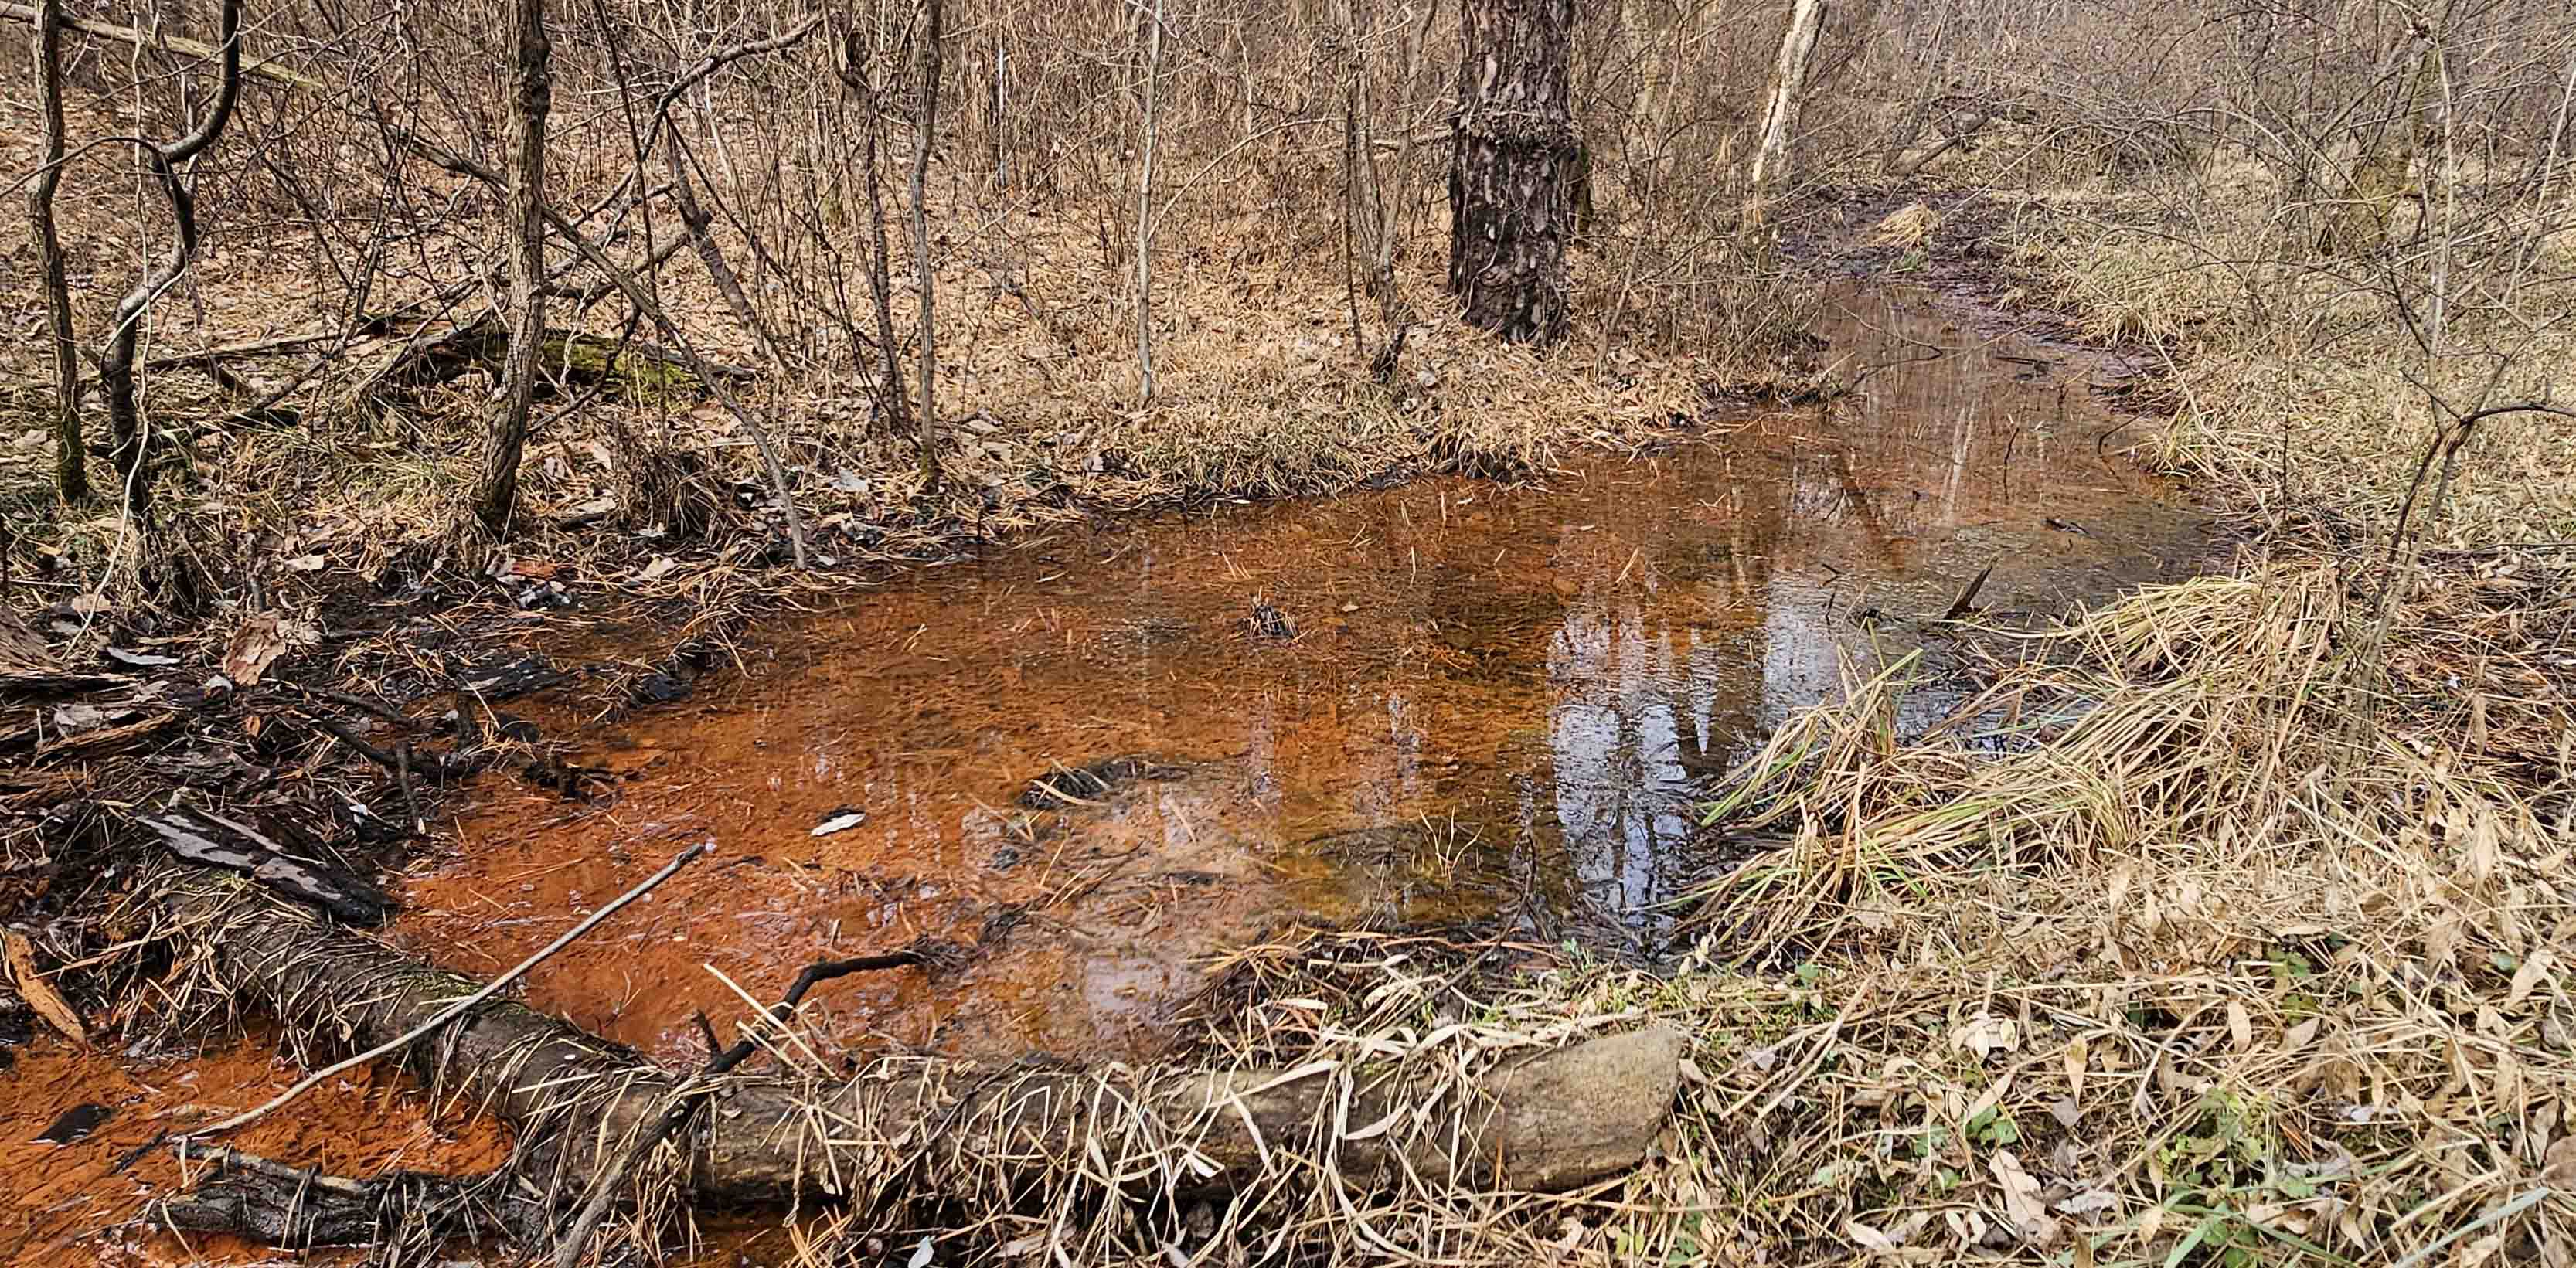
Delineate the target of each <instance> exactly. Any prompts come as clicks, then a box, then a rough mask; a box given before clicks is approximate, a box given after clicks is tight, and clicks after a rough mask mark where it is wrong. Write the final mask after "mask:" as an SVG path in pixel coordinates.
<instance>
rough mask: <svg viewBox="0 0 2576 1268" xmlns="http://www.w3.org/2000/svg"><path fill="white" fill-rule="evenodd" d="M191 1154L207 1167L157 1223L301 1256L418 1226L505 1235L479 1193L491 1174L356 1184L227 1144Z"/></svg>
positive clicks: (155, 1206)
mask: <svg viewBox="0 0 2576 1268" xmlns="http://www.w3.org/2000/svg"><path fill="white" fill-rule="evenodd" d="M185 1158H186V1160H187V1161H189V1162H192V1163H203V1164H205V1167H206V1169H205V1171H204V1172H202V1173H201V1174H200V1175H199V1176H198V1178H197V1180H196V1181H195V1183H194V1184H193V1185H192V1186H191V1187H190V1188H189V1190H188V1191H187V1192H186V1193H184V1194H180V1195H176V1196H173V1197H167V1198H162V1199H160V1200H158V1201H155V1202H153V1203H152V1204H151V1205H150V1206H148V1207H146V1208H145V1210H144V1218H145V1219H147V1220H148V1221H150V1222H151V1223H153V1224H155V1225H159V1226H162V1227H166V1228H174V1229H178V1230H181V1231H183V1232H191V1233H217V1234H222V1235H224V1236H229V1237H239V1238H243V1239H245V1240H247V1241H250V1242H254V1243H257V1244H259V1245H263V1246H283V1247H290V1248H293V1249H297V1250H302V1249H307V1248H310V1247H315V1246H364V1245H375V1244H379V1243H383V1242H386V1241H390V1240H393V1239H395V1238H396V1237H398V1236H399V1234H400V1231H401V1230H403V1229H404V1228H405V1227H406V1226H407V1225H413V1224H418V1225H421V1226H423V1227H422V1232H423V1233H424V1234H426V1236H427V1237H428V1238H430V1239H432V1240H436V1239H443V1238H445V1237H450V1236H456V1235H461V1234H475V1233H484V1232H491V1231H507V1230H503V1229H498V1228H497V1227H496V1226H497V1225H498V1223H499V1221H498V1220H497V1219H496V1218H494V1215H493V1213H492V1211H491V1209H490V1203H489V1202H488V1201H486V1200H484V1198H483V1196H482V1193H481V1190H483V1189H484V1188H485V1187H486V1182H487V1180H488V1177H456V1176H443V1175H435V1174H431V1173H428V1172H420V1171H397V1172H394V1173H392V1174H390V1175H385V1176H379V1177H376V1178H374V1179H369V1180H358V1179H352V1178H350V1177H347V1176H334V1175H325V1174H323V1173H321V1172H319V1171H312V1170H306V1169H302V1168H298V1167H291V1166H288V1165H286V1164H284V1163H280V1162H272V1161H270V1160H269V1159H266V1158H262V1157H259V1156H258V1155H256V1154H246V1153H243V1152H241V1151H239V1150H236V1149H224V1148H220V1147H218V1148H205V1147H199V1148H195V1149H191V1150H188V1151H187V1152H186V1154H185Z"/></svg>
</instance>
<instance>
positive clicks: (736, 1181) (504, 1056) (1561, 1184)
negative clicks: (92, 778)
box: [166, 868, 1683, 1205]
mask: <svg viewBox="0 0 2576 1268" xmlns="http://www.w3.org/2000/svg"><path fill="white" fill-rule="evenodd" d="M175 875H176V879H175V881H174V882H173V883H172V884H171V885H170V887H169V888H168V890H167V891H166V893H167V894H168V898H167V900H166V901H167V905H168V909H169V910H170V912H171V914H172V915H173V916H174V917H175V918H176V919H177V921H178V922H179V924H180V926H181V928H182V929H183V930H184V931H185V932H184V933H183V935H182V936H183V938H184V939H185V943H184V945H185V947H186V948H187V949H188V950H189V951H190V952H191V953H193V954H198V955H203V956H206V957H209V963H208V966H207V967H208V968H209V969H210V971H211V972H213V973H214V974H215V975H216V978H217V980H220V981H222V982H223V983H225V984H226V985H227V986H228V987H230V988H232V989H234V990H236V991H238V992H240V993H241V997H242V998H243V999H244V1000H246V1001H248V1002H252V1003H256V1004H258V1005H261V1006H263V1007H265V1008H266V1009H267V1010H268V1011H269V1012H270V1013H271V1014H272V1015H274V1016H275V1017H277V1018H278V1019H279V1021H280V1022H281V1023H282V1024H284V1025H285V1026H286V1027H287V1028H288V1029H289V1032H290V1035H291V1036H293V1037H294V1038H295V1039H296V1040H298V1041H299V1042H301V1043H305V1044H317V1043H318V1044H322V1045H326V1046H329V1047H334V1048H339V1047H355V1048H360V1049H363V1048H366V1047H371V1046H374V1045H376V1044H378V1043H382V1042H384V1041H385V1040H387V1039H391V1038H393V1037H395V1036H398V1035H401V1034H404V1033H406V1032H407V1031H409V1030H411V1029H413V1028H415V1027H417V1026H419V1025H420V1024H421V1023H422V1022H425V1021H427V1020H429V1019H430V1018H432V1017H434V1016H436V1015H437V1014H438V1012H439V1011H440V1010H441V1009H443V1008H444V1007H446V1006H447V1005H448V1004H449V1003H451V1002H453V1001H454V1000H457V999H460V998H463V997H465V996H467V995H470V994H472V993H473V992H474V991H475V990H476V989H477V987H478V985H479V984H478V983H476V982H474V981H473V980H471V979H468V978H464V977H461V976H459V975H456V974H453V973H448V972H444V971H441V970H438V969H436V968H433V967H430V966H427V965H424V964H422V963H420V962H419V961H417V960H414V959H412V958H411V957H409V956H407V955H405V954H403V953H402V952H399V951H396V950H395V949H393V948H392V947H389V946H387V945H385V944H384V943H381V942H378V941H376V940H374V939H372V938H368V937H366V936H364V935H360V934H355V933H349V932H345V931H342V930H340V929H337V928H335V927H333V926H332V925H331V924H330V923H329V922H327V921H325V920H324V919H323V918H322V917H320V916H319V915H317V914H315V913H314V912H313V911H312V910H310V909H309V908H306V907H303V906H301V905H299V904H296V903H292V902H289V901H286V900H284V899H281V898H278V897H277V896H275V895H273V894H270V893H268V892H267V891H265V890H263V889H260V888H259V887H257V886H255V885H253V884H250V883H249V882H247V881H244V880H242V879H241V878H239V877H236V876H233V875H231V874H229V873H223V872H215V871H211V870H207V869H201V868H183V869H180V870H179V871H178V872H177V873H176V874H175ZM1682 1047H1683V1040H1682V1036H1681V1035H1680V1033H1679V1032H1677V1031H1675V1030H1672V1029H1670V1028H1668V1027H1660V1026H1659V1027H1650V1028H1648V1029H1645V1030H1640V1031H1636V1032H1632V1033H1628V1034H1620V1035H1612V1036H1609V1037H1605V1038H1598V1039H1593V1040H1590V1041H1588V1042H1584V1043H1579V1044H1575V1045H1573V1046H1571V1047H1565V1048H1558V1049H1553V1050H1548V1051H1543V1052H1539V1053H1536V1054H1535V1055H1532V1056H1530V1057H1527V1058H1524V1059H1523V1060H1522V1061H1520V1062H1518V1063H1516V1064H1512V1065H1508V1066H1505V1067H1503V1068H1501V1069H1498V1070H1495V1071H1493V1072H1491V1073H1488V1074H1487V1075H1485V1076H1484V1078H1483V1080H1482V1082H1481V1091H1482V1093H1483V1094H1482V1095H1476V1094H1468V1095H1456V1094H1453V1095H1449V1096H1445V1097H1441V1098H1438V1099H1437V1101H1436V1102H1433V1101H1432V1100H1430V1099H1429V1098H1425V1097H1421V1096H1419V1095H1418V1094H1419V1093H1420V1092H1421V1090H1422V1089H1420V1088H1418V1087H1414V1086H1411V1085H1409V1084H1406V1083H1405V1082H1403V1081H1402V1080H1400V1079H1399V1080H1395V1081H1393V1082H1386V1081H1380V1080H1373V1079H1371V1078H1368V1077H1365V1076H1355V1077H1352V1078H1351V1081H1350V1083H1349V1084H1348V1085H1347V1087H1348V1089H1349V1096H1350V1103H1349V1105H1348V1108H1347V1112H1346V1113H1344V1114H1343V1115H1341V1117H1342V1118H1344V1119H1345V1120H1346V1121H1347V1124H1348V1128H1347V1133H1348V1134H1345V1135H1342V1136H1339V1137H1337V1138H1330V1140H1329V1145H1324V1147H1328V1148H1330V1149H1331V1150H1332V1158H1331V1165H1332V1166H1334V1167H1336V1168H1338V1170H1339V1173H1340V1174H1341V1175H1343V1176H1345V1177H1348V1178H1350V1179H1352V1180H1354V1181H1357V1182H1361V1183H1367V1182H1368V1181H1370V1180H1371V1179H1373V1178H1391V1177H1392V1176H1393V1175H1394V1174H1395V1172H1396V1170H1397V1169H1398V1168H1401V1167H1410V1168H1411V1169H1412V1171H1413V1173H1414V1174H1415V1175H1417V1176H1419V1177H1420V1178H1421V1179H1423V1180H1425V1181H1427V1182H1430V1183H1433V1184H1438V1183H1441V1182H1442V1181H1444V1180H1454V1181H1456V1182H1459V1183H1462V1184H1466V1185H1471V1186H1474V1187H1475V1188H1476V1189H1477V1190H1478V1191H1484V1190H1486V1189H1489V1188H1492V1187H1497V1186H1498V1187H1501V1188H1506V1189H1535V1190H1553V1189H1565V1188H1571V1187H1573V1186H1575V1185H1579V1184H1583V1183H1586V1182H1588V1181H1591V1180H1594V1179H1597V1178H1599V1177H1601V1176H1605V1175H1609V1174H1612V1173H1615V1172H1618V1171H1621V1170H1624V1169H1626V1168H1628V1167H1632V1166H1634V1165H1636V1164H1637V1162H1638V1161H1639V1160H1640V1159H1641V1158H1643V1157H1644V1155H1645V1151H1646V1149H1647V1148H1648V1147H1649V1145H1651V1143H1652V1142H1653V1141H1654V1139H1655V1137H1656V1135H1657V1133H1658V1132H1660V1131H1661V1129H1662V1125H1663V1121H1664V1118H1665V1115H1666V1114H1667V1113H1668V1112H1669V1111H1670V1110H1671V1108H1672V1104H1673V1098H1674V1096H1675V1095H1676V1093H1677V1091H1678V1089H1679V1086H1680V1077H1681V1076H1680V1061H1681V1054H1682ZM404 1063H405V1064H406V1065H407V1066H408V1067H409V1068H411V1069H412V1071H413V1072H414V1073H415V1074H417V1075H419V1076H421V1077H423V1078H425V1079H429V1080H432V1081H434V1082H435V1084H436V1086H437V1087H438V1088H439V1089H440V1090H441V1092H442V1094H443V1095H447V1096H453V1097H457V1098H460V1099H463V1100H465V1101H468V1102H472V1103H479V1104H481V1105H483V1106H484V1107H485V1108H487V1109H488V1110H490V1111H491V1112H494V1113H497V1114H499V1115H501V1116H502V1117H503V1118H505V1119H507V1120H509V1121H510V1122H512V1123H514V1124H516V1125H517V1126H518V1127H519V1128H520V1130H521V1132H522V1133H523V1135H527V1134H531V1133H535V1134H541V1135H542V1136H544V1138H546V1139H548V1140H551V1141H553V1142H555V1144H554V1145H553V1146H552V1151H553V1152H552V1158H551V1162H552V1169H553V1171H554V1174H555V1175H556V1176H557V1177H558V1178H559V1181H560V1182H561V1184H560V1187H561V1188H562V1189H563V1190H564V1191H567V1192H577V1191H578V1190H579V1188H580V1187H581V1186H582V1184H584V1183H585V1182H586V1181H587V1180H588V1178H589V1177H590V1176H591V1175H592V1174H594V1173H595V1172H596V1170H597V1169H598V1167H599V1166H601V1165H603V1164H605V1163H607V1162H608V1161H610V1160H612V1159H615V1158H618V1157H620V1156H622V1154H623V1152H624V1151H625V1150H626V1149H627V1147H628V1145H629V1142H631V1141H632V1140H634V1139H635V1138H636V1136H637V1135H638V1133H640V1132H644V1131H648V1130H651V1129H653V1128H654V1127H656V1126H657V1125H658V1124H659V1120H660V1119H661V1117H662V1115H663V1113H664V1112H665V1110H666V1109H667V1108H668V1107H669V1106H670V1105H671V1104H672V1101H673V1097H674V1096H675V1095H677V1094H679V1093H680V1092H681V1091H682V1090H683V1089H684V1088H686V1089H688V1090H690V1091H691V1092H692V1093H693V1094H695V1093H703V1094H705V1095H707V1096H709V1097H710V1098H711V1099H712V1100H713V1102H714V1104H715V1106H716V1108H717V1112H716V1113H713V1114H708V1115H701V1116H699V1117H698V1118H697V1119H696V1120H694V1121H693V1123H692V1125H691V1126H689V1127H688V1128H686V1129H684V1130H683V1131H681V1132H680V1133H679V1134H678V1135H676V1136H674V1137H673V1143H674V1144H675V1145H676V1146H677V1150H678V1156H677V1159H676V1169H675V1170H674V1171H672V1172H670V1173H669V1174H674V1175H676V1176H678V1177H680V1182H681V1183H682V1184H683V1185H684V1186H685V1188H686V1190H687V1192H688V1193H689V1195H690V1196H692V1197H693V1198H695V1199H696V1200H699V1201H702V1202H714V1203H722V1204H733V1205H749V1204H774V1203H783V1202H792V1201H795V1200H797V1199H798V1197H799V1195H800V1194H801V1195H802V1196H803V1197H804V1198H805V1199H806V1200H809V1201H810V1200H811V1199H812V1198H813V1197H814V1196H815V1195H817V1194H818V1193H819V1194H834V1195H841V1196H845V1197H852V1198H856V1199H862V1200H864V1199H866V1198H867V1197H870V1196H872V1195H875V1194H878V1193H906V1192H912V1193H914V1195H915V1196H918V1195H919V1192H926V1191H931V1190H935V1189H936V1188H937V1187H938V1185H939V1183H940V1182H941V1181H942V1180H944V1179H945V1180H954V1179H956V1178H958V1177H964V1176H968V1175H971V1174H978V1173H989V1172H990V1171H991V1170H992V1169H994V1168H997V1167H998V1168H1001V1169H1003V1170H1004V1171H1006V1172H1009V1173H1010V1174H1013V1175H1016V1176H1019V1177H1021V1178H1024V1179H1025V1178H1031V1177H1041V1176H1044V1175H1047V1174H1049V1173H1050V1172H1049V1169H1050V1168H1051V1167H1054V1168H1058V1170H1057V1171H1056V1172H1054V1174H1057V1175H1059V1176H1060V1175H1061V1174H1062V1171H1061V1167H1062V1166H1063V1165H1064V1164H1063V1163H1062V1162H1061V1161H1060V1160H1065V1159H1080V1158H1081V1157H1082V1156H1083V1148H1084V1142H1086V1141H1092V1140H1095V1139H1103V1138H1106V1139H1116V1138H1117V1137H1118V1136H1120V1135H1122V1134H1123V1135H1124V1136H1125V1140H1126V1143H1127V1144H1129V1145H1133V1146H1136V1147H1140V1148H1150V1149H1156V1150H1161V1151H1164V1152H1166V1153H1167V1154H1168V1155H1169V1158H1170V1165H1168V1166H1162V1165H1158V1166H1152V1167H1143V1168H1133V1167H1131V1168H1128V1169H1127V1170H1128V1172H1129V1174H1134V1175H1144V1176H1148V1177H1151V1176H1161V1177H1164V1180H1163V1183H1165V1184H1166V1185H1187V1186H1189V1187H1200V1186H1205V1187H1233V1186H1236V1185H1239V1184H1241V1183H1242V1182H1244V1181H1246V1180H1247V1179H1250V1178H1252V1177H1255V1176H1258V1175H1260V1174H1261V1173H1262V1172H1263V1170H1264V1169H1265V1168H1266V1167H1273V1166H1280V1165H1296V1164H1294V1163H1292V1162H1291V1161H1290V1160H1291V1159H1301V1160H1305V1161H1307V1162H1308V1163H1313V1162H1318V1161H1321V1160H1319V1159H1316V1157H1315V1155H1316V1153H1317V1151H1318V1146H1319V1145H1323V1144H1324V1142H1319V1141H1318V1140H1317V1139H1316V1136H1315V1133H1316V1131H1317V1130H1318V1129H1317V1126H1316V1124H1317V1122H1318V1121H1319V1115H1318V1111H1319V1109H1322V1108H1324V1107H1327V1106H1330V1105H1332V1104H1333V1103H1334V1102H1335V1101H1336V1100H1337V1099H1338V1098H1339V1097H1340V1096H1341V1094H1342V1093H1343V1090H1344V1088H1345V1084H1344V1083H1343V1082H1342V1077H1341V1076H1342V1075H1349V1074H1351V1072H1347V1071H1344V1072H1340V1074H1337V1073H1336V1072H1335V1071H1334V1070H1333V1069H1331V1068H1330V1067H1328V1066H1327V1065H1325V1064H1323V1063H1318V1064H1317V1065H1315V1066H1312V1067H1301V1068H1300V1069H1298V1070H1295V1071H1286V1072H1282V1071H1272V1070H1235V1071H1207V1072H1169V1071H1165V1072H1159V1073H1158V1072H1156V1071H1153V1070H1151V1069H1137V1068H1131V1067H1128V1066H1124V1065H1120V1066H1112V1067H1107V1068H1104V1069H1102V1070H1098V1071H1089V1072H1079V1071H1076V1072H1068V1071H1064V1070H1061V1069H1045V1070H1031V1069H1021V1068H998V1069H995V1068H982V1067H977V1066H975V1065H973V1064H971V1063H964V1062H953V1061H948V1060H944V1059H940V1058H913V1057H886V1058H881V1059H878V1060H877V1061H875V1062H872V1063H869V1064H866V1065H864V1066H862V1067H861V1068H860V1069H859V1070H858V1071H857V1072H856V1074H855V1075H852V1076H849V1077H846V1078H832V1079H824V1078H798V1077H793V1076H780V1075H769V1076H748V1077H745V1076H727V1077H724V1078H721V1079H715V1080H710V1081H706V1082H698V1081H694V1080H691V1079H689V1078H688V1077H687V1076H683V1075H678V1074H673V1073H670V1072H667V1071H664V1070H661V1069H659V1068H657V1067H655V1066H652V1065H650V1064H648V1063H646V1062H644V1061H643V1060H642V1059H641V1058H640V1057H638V1056H637V1055H636V1054H634V1053H633V1052H630V1051H628V1050H626V1049H623V1048H620V1047H618V1046H616V1045H614V1044H610V1043H608V1042H606V1041H604V1040H601V1039H598V1038H596V1037H594V1036H592V1035H590V1034H588V1033H586V1032H584V1031H582V1030H580V1029H578V1028H577V1027H574V1026H572V1025H570V1024H568V1023H565V1022H563V1021H561V1020H558V1019H556V1018H554V1017H551V1016H548V1015H546V1014H543V1013H539V1012H536V1011H534V1010H532V1009H530V1008H528V1007H526V1006H525V1005H522V1004H518V1003H515V1002H512V1001H509V1000H506V999H494V1000H492V1001H490V1002H488V1003H486V1004H484V1005H483V1006H481V1007H478V1008H476V1009H473V1010H470V1011H468V1012H467V1013H466V1014H464V1015H463V1016H462V1017H460V1018H459V1019H458V1020H457V1021H456V1022H454V1023H452V1024H450V1025H448V1026H444V1027H441V1028H439V1030H438V1031H437V1032H435V1033H432V1034H429V1035H426V1036H424V1037H423V1038H421V1039H420V1040H418V1041H417V1042H416V1043H414V1044H413V1045H412V1047H411V1049H410V1050H409V1051H408V1052H407V1053H405V1054H404ZM1434 1103H1436V1104H1437V1106H1438V1109H1437V1111H1436V1112H1432V1113H1429V1114H1428V1115H1427V1116H1426V1117H1425V1121H1420V1122H1416V1121H1414V1116H1413V1115H1411V1114H1405V1115H1400V1116H1397V1115H1395V1114H1394V1111H1395V1110H1396V1109H1397V1108H1399V1107H1402V1106H1406V1105H1410V1104H1423V1105H1428V1104H1434ZM1391 1116H1392V1117H1391ZM1398 1119H1400V1120H1401V1122H1398ZM1390 1123H1395V1124H1396V1125H1395V1126H1393V1128H1392V1129H1391V1130H1390V1129H1388V1124H1390ZM1371 1124H1376V1125H1377V1127H1375V1128H1371V1130H1369V1131H1362V1130H1361V1129H1362V1128H1367V1127H1369V1126H1370V1125H1371ZM1324 1130H1326V1131H1330V1130H1331V1129H1330V1128H1326V1129H1324ZM1138 1133H1141V1135H1139V1134H1138ZM1353 1137H1357V1138H1353ZM1130 1158H1131V1160H1132V1159H1133V1155H1132V1154H1131V1155H1130ZM1192 1159H1203V1160H1205V1161H1206V1162H1209V1163H1213V1164H1214V1166H1215V1167H1216V1169H1217V1170H1216V1171H1215V1172H1214V1173H1213V1174H1210V1173H1209V1172H1208V1171H1206V1170H1205V1169H1204V1168H1201V1167H1198V1166H1197V1165H1196V1164H1195V1163H1194V1162H1193V1161H1191V1160H1192ZM1076 1165H1079V1164H1078V1163H1077V1164H1076ZM1150 1183H1151V1181H1148V1184H1149V1185H1150Z"/></svg>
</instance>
